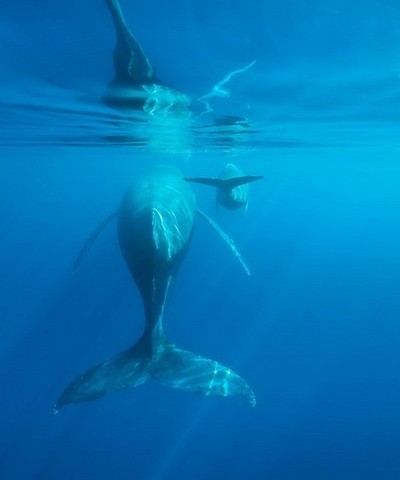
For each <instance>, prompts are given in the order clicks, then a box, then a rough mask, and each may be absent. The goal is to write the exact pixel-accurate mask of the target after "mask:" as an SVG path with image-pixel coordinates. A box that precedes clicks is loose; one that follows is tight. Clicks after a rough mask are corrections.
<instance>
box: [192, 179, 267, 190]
mask: <svg viewBox="0 0 400 480" xmlns="http://www.w3.org/2000/svg"><path fill="white" fill-rule="evenodd" d="M263 178H264V176H263V175H241V176H240V177H233V178H219V177H188V178H184V180H185V181H186V182H192V183H201V184H203V185H209V186H211V187H216V188H221V189H227V190H232V189H233V188H236V187H239V186H240V185H245V184H246V183H251V182H255V181H256V180H261V179H263Z"/></svg>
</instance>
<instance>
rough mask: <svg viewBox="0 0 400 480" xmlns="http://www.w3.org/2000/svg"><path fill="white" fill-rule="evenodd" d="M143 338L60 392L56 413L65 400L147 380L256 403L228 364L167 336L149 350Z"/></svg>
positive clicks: (85, 398) (88, 397)
mask: <svg viewBox="0 0 400 480" xmlns="http://www.w3.org/2000/svg"><path fill="white" fill-rule="evenodd" d="M144 340H145V337H142V339H141V340H139V341H138V342H137V343H136V344H135V345H134V346H133V347H132V348H130V349H128V350H125V351H123V352H122V353H119V354H117V355H115V356H114V357H111V358H108V359H107V360H105V361H104V362H101V363H99V364H97V365H95V366H94V367H92V368H89V369H88V370H86V371H85V372H84V373H83V374H81V375H79V376H78V377H77V378H75V380H73V381H72V382H71V383H70V384H69V385H68V387H67V388H66V389H65V390H64V392H63V393H62V394H61V396H60V398H59V399H58V401H57V403H56V405H55V407H54V413H57V412H58V411H59V410H60V409H61V408H62V407H63V406H64V405H66V404H69V403H81V402H88V401H92V400H97V399H98V398H101V397H104V396H106V395H109V394H111V393H114V392H117V391H119V390H123V389H127V388H133V387H137V386H139V385H141V384H142V383H144V382H146V381H148V380H154V381H156V382H158V383H160V384H162V385H165V386H168V387H172V388H178V389H180V390H186V391H189V392H195V393H199V394H202V395H206V396H221V397H229V396H241V397H244V398H245V399H246V400H247V401H248V402H249V403H250V404H251V405H252V406H254V405H255V403H256V400H255V396H254V393H253V391H252V390H251V388H250V387H249V385H248V384H247V383H246V382H245V381H244V380H243V379H242V378H241V377H240V376H239V375H237V374H236V373H235V372H233V371H232V370H230V369H229V368H227V367H224V366H223V365H221V364H219V363H218V362H216V361H214V360H210V359H207V358H203V357H200V356H199V355H195V354H193V353H192V352H189V351H186V350H182V349H180V348H178V347H176V346H175V345H173V344H171V343H168V342H167V341H166V340H165V339H163V340H162V341H160V343H159V344H158V345H157V347H156V348H154V347H153V353H152V354H150V352H149V350H148V348H147V347H146V345H147V344H146V342H145V341H144Z"/></svg>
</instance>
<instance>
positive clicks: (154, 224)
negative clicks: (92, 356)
mask: <svg viewBox="0 0 400 480" xmlns="http://www.w3.org/2000/svg"><path fill="white" fill-rule="evenodd" d="M197 212H198V210H197V205H196V199H195V196H194V194H193V192H192V190H191V189H190V186H189V185H188V184H187V183H186V182H185V181H184V180H183V179H182V175H181V174H180V172H179V170H177V169H175V168H173V167H158V168H156V169H155V170H154V171H152V172H151V173H149V174H148V175H145V176H143V177H142V178H140V179H139V180H138V181H136V182H135V183H134V184H133V185H132V187H131V188H130V189H129V190H128V192H127V193H126V195H125V196H124V198H123V200H122V203H121V205H120V208H119V210H118V212H117V213H116V216H117V221H118V240H119V245H120V248H121V252H122V255H123V257H124V260H125V262H126V264H127V266H128V268H129V271H130V273H131V276H132V278H133V280H134V282H135V283H136V285H137V287H138V290H139V292H140V295H141V297H142V301H143V306H144V314H145V328H144V332H143V335H142V336H141V337H140V339H139V340H138V341H137V342H136V343H135V344H134V345H133V346H132V347H130V348H128V349H127V350H125V351H123V352H122V353H119V354H117V355H115V356H113V357H111V358H109V359H107V360H105V361H103V362H101V363H99V364H97V365H95V366H94V367H92V368H90V369H88V370H87V371H85V372H84V373H83V374H81V375H79V376H78V377H77V378H76V379H75V380H73V381H72V382H71V383H70V385H69V386H68V387H67V388H66V389H65V390H64V392H63V393H62V394H61V396H60V398H59V400H58V401H57V404H56V406H55V411H58V410H59V409H60V408H61V407H62V406H64V405H66V404H69V403H80V402H85V401H90V400H95V399H98V398H100V397H103V396H105V395H108V394H111V393H113V392H116V391H118V390H121V389H126V388H131V387H136V386H138V385H140V384H142V383H144V382H146V381H148V380H154V381H156V382H158V383H160V384H163V385H166V386H169V387H173V388H178V389H181V390H187V391H190V392H197V393H200V394H203V395H216V396H222V397H227V396H241V397H244V398H245V399H247V400H248V401H249V403H250V404H251V405H254V404H255V396H254V393H253V392H252V390H251V388H250V387H249V385H248V384H247V383H246V382H245V381H244V380H243V379H242V378H241V377H240V376H239V375H238V374H236V373H235V372H233V371H232V370H230V369H229V368H227V367H225V366H223V365H221V364H220V363H218V362H216V361H214V360H211V359H207V358H203V357H201V356H199V355H196V354H194V353H192V352H190V351H187V350H183V349H181V348H179V347H177V346H176V345H174V344H173V343H171V342H170V341H169V340H168V339H167V337H166V336H165V334H164V331H163V326H162V320H163V310H164V305H165V300H166V297H167V293H168V290H169V288H170V286H171V284H172V281H173V279H174V277H175V275H176V273H177V271H178V269H179V265H180V264H181V262H182V260H183V259H184V256H185V253H186V251H187V249H188V247H189V244H190V240H191V238H192V234H193V225H194V221H195V217H196V215H197ZM112 217H113V216H109V217H107V219H106V220H105V222H103V224H102V225H101V228H102V227H104V225H106V224H107V223H109V222H110V220H111V219H112ZM98 233H99V229H97V230H96V233H95V236H97V235H98ZM88 243H89V244H91V243H93V238H90V239H89V242H88ZM86 249H87V246H86V247H84V249H83V251H86Z"/></svg>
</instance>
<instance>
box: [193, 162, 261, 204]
mask: <svg viewBox="0 0 400 480" xmlns="http://www.w3.org/2000/svg"><path fill="white" fill-rule="evenodd" d="M263 178H264V176H263V175H244V174H243V173H242V171H241V170H240V169H239V168H238V167H237V166H236V165H234V164H233V163H227V164H226V165H225V166H224V168H223V169H222V172H221V174H220V176H219V177H191V178H185V181H186V182H195V183H202V184H203V185H210V186H212V187H216V189H217V198H216V200H217V205H222V206H223V207H225V208H228V209H230V210H236V209H238V208H240V207H243V206H246V207H247V205H248V199H249V186H248V184H249V183H251V182H254V181H256V180H261V179H263Z"/></svg>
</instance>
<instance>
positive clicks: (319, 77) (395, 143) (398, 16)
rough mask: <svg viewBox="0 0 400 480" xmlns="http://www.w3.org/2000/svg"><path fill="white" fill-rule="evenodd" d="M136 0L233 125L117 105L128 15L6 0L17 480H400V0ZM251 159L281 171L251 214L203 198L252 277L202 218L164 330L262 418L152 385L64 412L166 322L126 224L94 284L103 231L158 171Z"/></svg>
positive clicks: (4, 256) (0, 360)
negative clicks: (152, 326) (156, 320)
mask: <svg viewBox="0 0 400 480" xmlns="http://www.w3.org/2000/svg"><path fill="white" fill-rule="evenodd" d="M121 6H122V8H123V10H124V12H125V16H126V20H127V22H128V23H129V25H130V27H131V29H132V31H133V32H134V33H135V35H136V37H137V39H138V40H139V41H140V43H141V45H142V48H143V50H145V51H146V54H147V55H148V57H149V58H150V59H151V62H152V63H153V64H154V66H155V68H156V69H157V72H158V75H159V76H160V78H162V79H163V80H164V81H165V82H166V83H167V84H168V85H171V86H173V87H174V88H176V89H177V90H178V91H181V92H183V93H184V94H186V95H190V96H191V97H193V98H201V97H203V98H204V97H205V96H207V95H208V94H210V95H209V96H208V97H206V98H207V106H209V107H210V109H211V110H212V111H211V112H208V111H206V112H205V113H204V105H205V104H204V102H203V105H202V107H203V109H202V110H201V109H200V110H199V111H195V112H194V115H193V117H187V116H185V115H177V116H175V117H174V116H172V118H171V116H170V115H164V114H165V113H166V111H165V109H164V108H161V109H160V110H159V111H158V112H154V111H153V110H151V111H147V112H144V111H134V112H132V111H121V110H118V109H115V108H112V107H110V106H106V105H104V103H103V102H102V101H101V98H102V95H103V93H104V89H105V87H106V85H107V83H108V82H109V81H110V80H111V78H112V77H113V65H112V55H113V47H114V42H115V32H114V30H113V27H112V23H111V20H110V18H109V14H108V11H107V8H106V6H105V2H103V1H99V2H93V1H88V0H81V1H79V2H78V1H77V0H71V1H70V2H61V1H59V0H55V1H53V2H47V1H44V0H38V1H36V2H26V1H25V2H22V3H17V2H12V1H11V0H3V3H2V11H3V14H2V16H1V18H0V40H1V42H0V77H1V80H0V81H1V84H0V85H1V89H0V112H1V115H0V127H1V128H0V212H1V225H2V227H1V235H0V237H1V244H0V245H1V248H0V259H1V265H2V268H1V274H0V275H1V277H0V278H1V285H2V288H1V295H0V319H1V323H0V331H1V340H0V379H1V385H2V393H3V394H2V395H1V397H0V478H1V479H7V480H8V479H13V480H14V479H18V480H19V479H31V478H32V479H43V480H45V479H46V480H47V479H51V480H53V479H57V480H59V479H60V480H63V479H68V480H70V479H84V480H89V479H96V480H102V479H110V478H112V479H117V480H125V479H139V480H147V479H149V480H156V479H157V480H159V479H174V480H181V479H182V480H187V479H195V480H197V479H199V480H200V479H201V480H203V479H211V480H213V479H227V480H228V479H229V480H231V479H232V480H233V479H244V478H246V479H254V480H264V479H272V480H275V479H279V480H283V479H285V480H286V479H290V480H302V479H307V480H310V479H318V480H320V479H324V480H325V479H332V480H337V479H373V480H378V479H379V480H389V479H398V478H399V477H400V459H399V455H398V445H399V442H400V409H399V404H400V383H399V370H400V354H399V351H400V349H399V347H400V340H399V337H400V327H399V325H398V321H399V313H400V296H399V294H398V286H399V280H400V278H399V277H400V274H399V267H400V256H399V252H398V249H399V242H400V213H399V212H400V208H399V207H400V188H399V185H400V164H399V147H400V141H399V138H400V136H399V134H400V131H399V130H400V128H399V120H400V115H399V112H400V107H399V106H400V7H399V5H398V2H396V1H394V0H382V1H378V0H377V1H374V0H367V1H364V2H361V1H360V0H355V1H353V2H345V1H344V0H336V1H332V0H325V1H324V0H314V1H308V2H306V1H304V0H300V1H298V2H294V0H280V1H278V0H268V1H261V0H252V1H246V2H245V1H243V0H237V1H235V2H232V1H230V2H229V1H228V0H218V1H216V0H214V1H210V0H202V1H199V0H186V1H184V0H171V1H169V2H163V1H161V0H151V1H148V2H142V3H141V2H139V1H137V0H121ZM254 61H255V63H254V64H252V62H254ZM246 67H248V68H246ZM241 70H243V71H241ZM239 71H241V72H239ZM232 72H237V73H236V74H235V73H234V74H233V75H232V76H231V77H230V78H229V81H227V82H226V83H224V80H226V79H227V76H228V77H229V73H232ZM215 86H217V90H215V89H213V87H215ZM221 89H222V92H221ZM208 100H210V105H208V103H209V102H208ZM153 106H154V105H153ZM161 107H162V106H161ZM154 113H155V114H154ZM228 162H232V163H235V164H236V165H238V166H240V168H241V169H242V170H243V171H245V172H249V173H256V174H262V175H264V176H265V179H264V180H263V181H260V182H256V183H254V184H252V185H251V190H250V197H249V205H248V208H247V211H246V212H245V211H244V209H242V210H240V211H236V212H230V211H223V209H221V208H220V209H219V211H218V212H216V211H215V196H214V192H212V191H211V190H210V189H208V188H207V187H204V186H201V185H195V186H193V189H194V191H195V193H196V196H197V201H198V204H199V205H200V206H201V208H202V210H204V211H205V212H207V213H208V214H209V215H210V216H212V217H214V218H216V219H217V221H218V223H219V224H220V225H221V226H222V227H223V228H224V230H225V231H226V232H227V233H228V234H229V235H230V236H231V237H232V238H233V239H234V241H235V242H236V244H237V245H238V247H239V249H240V251H241V252H242V254H243V256H244V258H245V259H246V261H247V263H248V264H249V266H250V269H251V277H250V278H247V277H246V275H244V274H243V272H242V270H241V269H240V266H239V265H238V264H237V262H236V261H235V260H234V258H233V257H232V255H231V253H230V252H229V250H228V249H227V248H226V246H225V245H224V244H223V242H221V240H220V239H219V238H218V237H217V235H216V234H215V232H213V231H212V230H211V229H210V228H209V227H208V226H207V224H206V223H202V222H201V221H200V220H199V221H198V222H197V221H196V225H195V232H194V236H193V240H192V243H191V245H190V249H189V251H188V254H187V257H186V258H185V261H184V263H183V264H182V266H181V269H180V271H179V273H178V275H177V278H176V280H175V282H174V285H173V288H172V290H171V292H170V294H169V297H168V299H167V304H166V309H165V320H164V323H165V329H166V332H167V334H168V336H169V337H170V338H171V339H173V341H174V342H175V343H176V344H177V345H179V346H182V347H183V348H187V349H189V350H192V351H194V352H196V353H199V354H201V355H204V356H206V357H209V358H214V359H216V360H217V361H219V362H221V363H223V364H224V365H229V367H231V368H233V369H234V370H235V371H236V372H238V373H239V374H240V375H242V376H243V377H244V378H245V379H246V381H247V382H248V383H249V384H250V385H251V387H252V388H253V390H254V392H255V395H256V397H257V404H256V406H255V407H254V408H251V407H250V406H248V405H247V404H246V403H245V402H244V401H242V400H240V399H237V398H213V397H202V396H197V395H193V394H190V393H186V392H182V391H179V390H174V389H168V388H166V387H162V386H160V385H157V384H155V383H151V382H150V383H146V384H144V385H142V386H140V387H138V388H136V389H132V390H129V391H123V392H120V393H117V394H115V395H112V396H109V397H106V398H104V399H100V400H98V401H95V402H89V403H85V404H79V405H72V406H66V407H65V408H64V409H62V410H61V411H60V412H59V413H58V415H56V416H54V414H53V405H54V404H55V402H56V400H57V398H58V396H59V395H60V393H61V392H62V391H63V389H64V388H65V387H66V385H67V384H68V383H69V382H70V381H71V380H72V379H73V378H74V377H75V376H76V375H78V374H79V373H81V372H82V371H84V370H85V369H86V368H88V367H89V366H91V365H93V364H95V363H96V362H98V361H101V360H103V359H105V358H107V357H108V356H110V355H114V354H115V353H117V352H119V351H121V350H122V349H124V348H127V347H129V346H130V345H131V344H133V343H134V341H135V340H136V339H137V338H138V337H139V335H140V334H141V331H142V328H143V321H144V320H143V318H144V315H143V311H142V304H141V300H140V297H139V294H138V292H137V290H136V287H135V285H134V284H133V282H132V280H131V278H130V275H129V273H128V271H127V268H126V265H125V264H124V262H123V259H122V257H121V254H120V251H119V247H118V241H117V235H116V228H115V225H110V227H109V228H107V229H106V230H105V231H104V232H103V234H102V235H101V236H100V237H99V239H98V240H97V242H96V244H95V245H94V246H93V248H92V250H91V251H90V252H89V253H88V255H87V258H86V259H85V262H84V264H83V265H82V267H81V268H80V269H79V271H78V272H76V273H72V269H71V266H72V263H73V260H74V258H75V256H76V255H77V253H78V252H79V250H80V248H81V246H82V244H83V242H84V241H85V239H86V238H87V236H88V235H89V234H90V232H91V231H93V229H94V228H95V227H96V226H97V225H98V224H99V222H101V221H102V220H103V218H104V217H105V216H107V215H108V214H110V213H111V212H113V211H115V209H116V208H117V207H118V205H119V202H120V200H121V197H122V195H123V193H124V192H125V190H126V188H127V187H128V185H129V184H130V183H131V180H132V179H133V178H137V177H138V176H139V175H141V174H142V173H143V172H145V171H147V170H148V169H151V168H152V167H153V166H155V165H158V164H160V163H164V164H173V165H176V166H178V167H179V168H180V169H181V170H182V171H183V172H184V174H185V175H191V176H194V175H196V176H198V175H211V176H214V175H218V173H219V172H220V170H221V168H222V167H223V165H225V164H226V163H228Z"/></svg>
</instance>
